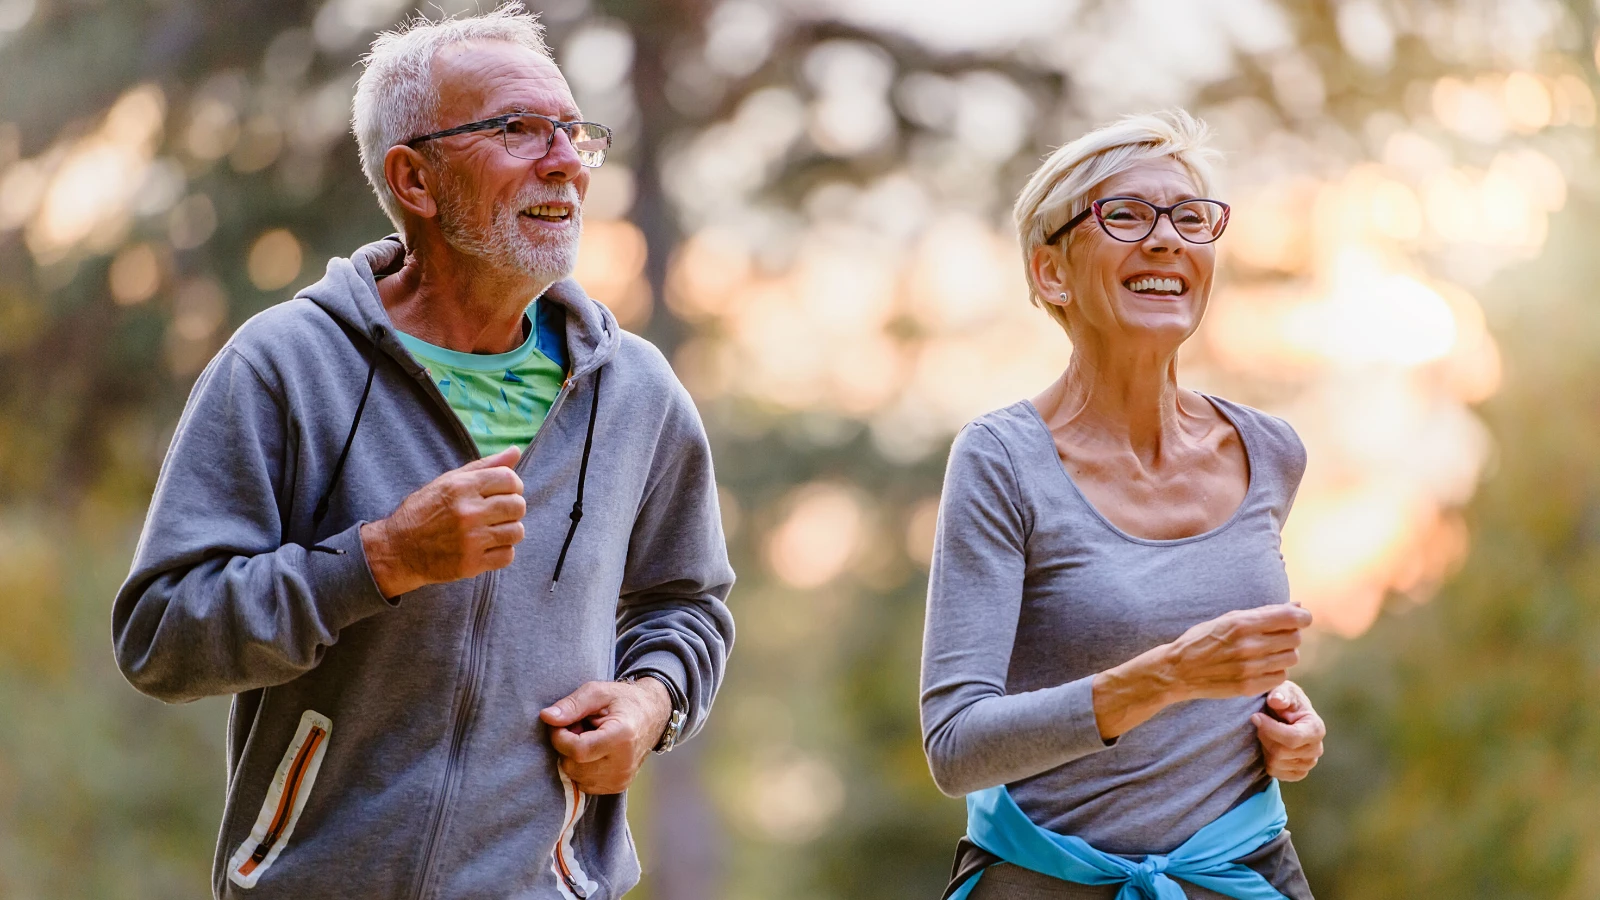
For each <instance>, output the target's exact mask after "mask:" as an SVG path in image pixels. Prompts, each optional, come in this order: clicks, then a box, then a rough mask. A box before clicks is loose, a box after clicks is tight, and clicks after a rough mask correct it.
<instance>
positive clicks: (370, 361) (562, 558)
mask: <svg viewBox="0 0 1600 900" xmlns="http://www.w3.org/2000/svg"><path fill="white" fill-rule="evenodd" d="M382 334H383V326H381V325H380V326H378V327H377V328H376V329H374V331H373V335H372V336H373V343H374V347H376V342H377V340H378V339H379V338H381V337H382ZM363 355H364V356H366V357H367V384H366V387H364V388H362V389H361V402H360V403H357V404H356V414H355V417H354V418H352V419H351V420H350V431H349V433H348V434H346V435H345V437H344V449H343V450H340V451H339V460H338V462H335V463H334V464H333V475H332V477H330V478H329V479H328V487H327V489H326V490H324V491H323V492H322V498H321V499H320V500H318V501H317V507H316V509H314V510H313V511H312V513H311V527H312V528H316V527H317V526H318V525H321V524H322V520H323V518H325V517H326V516H327V515H328V506H329V504H330V503H331V502H332V500H333V491H334V488H336V487H338V486H339V477H340V476H341V475H343V474H344V463H345V460H346V459H348V458H349V456H350V447H351V445H352V444H354V443H355V441H356V429H358V428H360V427H361V414H362V413H364V412H366V409H367V397H368V396H370V395H371V394H372V382H373V379H374V377H375V376H376V375H377V374H378V357H377V356H376V355H375V354H373V355H367V354H365V353H364V354H363ZM604 371H605V369H604V368H603V367H602V368H598V369H595V371H594V395H593V396H592V397H591V398H590V401H589V430H588V433H587V434H586V435H585V436H584V438H583V459H582V461H581V462H579V464H578V496H577V499H575V500H573V502H572V512H570V513H568V514H567V518H569V519H571V520H572V524H571V525H569V526H567V537H566V540H563V541H562V542H561V554H560V555H559V556H557V557H556V571H555V574H554V575H553V576H552V577H551V579H550V592H551V593H552V594H553V593H555V590H556V584H557V583H558V582H560V581H561V570H562V569H563V568H564V567H565V566H566V564H567V551H568V550H570V549H571V548H572V539H573V538H574V537H575V536H576V535H577V533H578V523H579V522H580V521H582V520H583V486H584V485H585V484H586V483H587V482H588V480H589V457H590V455H591V454H592V453H593V451H594V422H595V419H597V418H599V415H600V376H601V374H602V373H603V372H604ZM311 549H312V551H314V552H318V553H332V554H336V555H339V556H343V555H344V551H343V550H339V549H337V548H334V547H328V546H325V545H323V544H314V545H312V547H311Z"/></svg>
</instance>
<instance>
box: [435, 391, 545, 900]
mask: <svg viewBox="0 0 1600 900" xmlns="http://www.w3.org/2000/svg"><path fill="white" fill-rule="evenodd" d="M415 377H417V379H418V380H419V381H425V382H427V384H428V387H429V388H430V392H431V393H432V394H433V395H434V396H435V397H436V398H437V402H443V401H444V397H443V395H441V394H439V388H438V386H437V385H435V384H434V383H433V382H432V381H431V380H429V379H428V377H427V376H426V375H421V376H415ZM576 378H577V376H568V377H567V380H566V381H564V382H562V384H561V390H560V391H559V392H558V393H557V394H556V399H555V401H554V402H552V403H551V404H550V411H549V412H548V413H546V414H545V417H544V423H543V424H542V425H540V426H539V431H538V432H537V433H536V434H534V436H533V441H532V443H530V444H528V449H527V451H526V452H524V453H523V454H522V456H521V457H520V458H518V460H517V465H516V469H515V471H517V472H518V473H519V474H520V473H521V471H522V469H523V467H524V466H526V465H527V463H528V459H529V458H530V457H532V456H533V451H534V449H535V448H537V447H538V446H539V441H540V440H541V439H542V438H543V437H544V435H545V433H546V432H547V431H548V430H549V425H550V422H551V421H552V420H554V419H555V417H556V413H557V412H558V411H559V410H560V409H561V406H562V404H563V403H564V402H565V401H566V399H567V397H568V396H569V395H570V394H571V393H572V383H573V382H574V381H575V380H576ZM445 407H446V409H447V410H448V411H449V413H450V419H451V420H452V421H453V422H455V424H456V432H457V433H458V434H459V435H461V436H462V437H463V438H465V439H466V440H467V443H468V444H469V445H470V446H471V447H472V448H473V450H474V451H476V450H477V446H478V445H477V443H476V442H474V441H473V440H472V436H471V435H470V434H468V433H467V429H466V426H465V425H462V424H461V418H460V417H459V416H457V415H456V413H455V410H453V409H449V404H448V403H445ZM479 458H480V459H481V458H482V457H479ZM498 575H499V572H498V571H491V572H488V573H485V575H484V576H483V583H482V586H481V587H480V588H479V590H478V596H477V598H476V600H475V601H474V604H473V609H472V630H471V632H470V636H469V639H468V643H467V683H466V685H465V686H464V687H463V689H462V692H461V705H460V706H459V707H458V708H457V709H456V716H455V729H454V730H453V731H452V732H451V735H450V753H449V755H448V756H446V757H445V770H444V792H443V794H442V795H441V796H440V798H439V806H438V807H437V808H436V809H435V810H434V811H433V827H432V828H430V829H429V830H428V843H427V844H426V845H424V848H423V853H422V869H421V872H420V877H419V878H418V879H417V888H416V890H415V891H414V892H413V896H414V897H415V898H416V900H422V897H423V894H424V893H425V892H426V891H427V889H428V884H429V882H430V881H432V880H433V865H434V851H435V850H436V849H437V848H438V845H439V835H440V833H441V832H442V831H443V830H444V819H445V811H446V810H448V809H449V808H450V805H451V803H452V801H453V800H454V795H455V792H456V788H457V787H458V781H459V777H460V761H461V748H462V747H463V745H465V743H466V737H467V726H468V725H469V724H470V720H471V716H472V709H473V707H474V706H475V705H476V704H477V700H478V698H477V693H478V679H479V677H480V676H481V674H482V673H480V672H479V671H478V669H479V667H480V666H481V665H482V662H481V660H480V659H479V657H480V656H481V653H480V652H479V651H480V645H481V644H482V643H483V623H484V620H485V619H486V617H487V613H488V609H489V597H490V595H491V594H493V593H494V585H495V582H496V581H497V580H498Z"/></svg>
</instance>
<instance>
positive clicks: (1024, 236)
mask: <svg viewBox="0 0 1600 900" xmlns="http://www.w3.org/2000/svg"><path fill="white" fill-rule="evenodd" d="M1210 140H1211V129H1210V128H1209V127H1208V126H1207V125H1206V123H1205V122H1202V121H1201V120H1199V119H1196V118H1195V117H1194V116H1191V115H1189V113H1188V112H1186V111H1184V110H1181V109H1169V110H1163V111H1161V112H1156V113H1141V114H1137V115H1130V116H1124V117H1122V118H1120V119H1118V120H1117V121H1115V122H1112V123H1111V124H1109V125H1102V126H1101V127H1099V128H1096V129H1095V130H1093V131H1091V132H1089V133H1088V134H1085V135H1084V136H1082V137H1080V138H1078V139H1077V140H1075V141H1073V142H1071V143H1070V144H1065V145H1063V146H1061V147H1058V148H1056V151H1055V152H1054V153H1051V154H1050V155H1049V156H1048V157H1046V158H1045V161H1044V163H1043V164H1042V165H1040V166H1039V168H1038V169H1036V170H1034V173H1033V175H1032V176H1031V177H1030V178H1029V179H1028V183H1027V185H1025V186H1024V187H1023V188H1022V194H1021V195H1020V196H1018V197H1017V205H1016V207H1014V208H1013V209H1012V213H1011V216H1012V219H1013V221H1014V222H1015V223H1016V226H1017V237H1018V238H1019V239H1020V240H1021V242H1022V266H1023V269H1024V277H1025V278H1026V279H1027V281H1028V300H1029V302H1031V303H1032V304H1033V305H1034V306H1042V307H1044V310H1045V312H1048V313H1049V314H1050V317H1051V318H1053V319H1055V320H1056V322H1057V323H1059V324H1060V325H1061V327H1062V328H1066V327H1067V322H1066V314H1065V312H1064V311H1063V310H1062V309H1061V307H1060V306H1057V305H1056V304H1054V303H1046V302H1045V301H1044V300H1043V298H1041V297H1040V296H1039V287H1038V285H1036V284H1034V282H1033V265H1032V260H1033V253H1034V250H1035V249H1037V248H1038V247H1039V245H1040V244H1043V243H1044V241H1045V238H1046V237H1048V236H1049V235H1050V233H1051V232H1053V231H1055V230H1056V229H1057V228H1060V227H1061V226H1062V225H1065V224H1066V223H1067V222H1069V221H1071V220H1072V217H1073V216H1076V215H1077V214H1079V213H1081V212H1083V211H1084V210H1086V209H1088V208H1089V203H1090V202H1091V201H1092V200H1094V199H1095V198H1094V197H1092V196H1091V192H1092V191H1094V189H1095V188H1096V187H1098V186H1099V185H1100V184H1101V183H1102V182H1104V181H1105V180H1106V179H1107V178H1110V177H1112V176H1113V175H1119V174H1121V173H1123V172H1126V171H1127V170H1129V169H1131V168H1133V167H1134V166H1135V165H1137V164H1139V163H1141V162H1146V161H1149V160H1152V159H1166V158H1171V159H1175V160H1177V161H1178V163H1179V164H1180V165H1182V166H1183V168H1184V170H1185V171H1187V172H1188V173H1189V177H1190V178H1191V179H1192V180H1193V181H1194V186H1195V189H1196V190H1197V191H1199V192H1200V195H1201V196H1209V195H1210V194H1211V188H1212V182H1213V178H1212V168H1211V167H1212V163H1213V162H1215V160H1216V159H1217V157H1218V155H1219V154H1218V153H1217V151H1216V150H1214V149H1212V148H1211V147H1210V146H1209V143H1210ZM1071 240H1072V235H1070V234H1068V235H1066V236H1065V237H1063V238H1062V241H1061V245H1062V246H1063V247H1065V246H1067V244H1068V243H1069V242H1070V241H1071Z"/></svg>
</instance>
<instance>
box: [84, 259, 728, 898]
mask: <svg viewBox="0 0 1600 900" xmlns="http://www.w3.org/2000/svg"><path fill="white" fill-rule="evenodd" d="M402 255H403V251H402V247H401V245H400V243H399V242H398V241H397V240H395V239H394V238H389V239H386V240H383V241H378V242H376V243H373V244H369V245H367V246H365V247H362V248H361V249H360V250H358V251H357V252H356V253H355V254H354V255H353V256H352V257H351V258H350V259H348V260H345V259H334V260H332V261H331V262H330V263H329V264H328V271H327V275H326V277H324V278H323V279H322V280H321V281H319V282H318V283H316V284H315V285H313V286H311V287H310V288H307V289H306V290H304V291H302V292H301V293H300V294H299V295H298V296H297V297H295V298H294V299H292V300H290V301H288V302H286V303H282V304H280V305H278V306H275V307H273V308H271V309H268V310H266V311H265V312H263V313H261V314H260V315H257V316H256V317H254V318H252V319H251V320H250V321H249V322H247V323H245V324H244V326H242V327H241V328H240V329H239V331H238V332H237V333H236V334H235V335H234V336H233V337H232V339H231V340H229V341H228V343H227V345H226V346H225V347H223V349H222V351H221V352H220V353H218V355H217V357H216V359H214V360H213V361H212V362H211V364H210V365H209V366H207V368H206V370H205V371H204V372H203V373H202V374H201V376H200V378H199V380H198V381H197V382H196V383H195V386H194V390H193V393H192V394H191V395H190V398H189V403H188V406H187V407H186V408H185V409H184V412H183V416H182V418H181V419H180V420H179V423H178V429H177V432H176V434H175V435H174V437H173V440H172V446H171V448H170V450H169V451H168V453H167V458H166V461H165V463H164V464H163V465H162V469H161V476H160V480H159V481H158V483H157V486H156V491H155V496H154V498H153V499H152V501H151V505H150V512H149V515H148V518H147V519H146V522H145V527H144V532H143V534H142V536H141V537H140V540H139V546H138V550H137V552H136V554H135V557H134V561H133V568H132V572H131V573H130V574H129V576H128V580H127V582H126V583H125V584H124V585H123V587H122V589H121V591H120V592H119V593H118V595H117V598H116V604H115V609H114V611H113V615H112V634H113V639H114V642H115V649H116V657H117V662H118V665H119V666H120V667H121V669H122V672H123V674H124V675H125V676H126V677H127V678H128V680H129V681H130V682H132V683H133V685H134V686H135V687H137V688H138V689H139V690H141V691H143V692H144V693H146V694H149V695H150V696H152V697H156V698H159V699H161V700H165V701H168V702H182V701H188V700H193V699H195V698H198V697H205V696H210V695H217V694H232V695H234V698H233V707H232V711H231V714H230V716H229V722H228V787H227V804H226V807H225V810H224V813H223V820H222V828H221V832H220V835H219V837H218V844H217V851H216V859H215V863H214V867H213V873H212V884H213V890H214V891H215V893H216V895H217V896H219V897H259V898H268V897H293V898H313V897H364V898H366V897H370V898H407V900H411V898H415V900H422V898H475V897H496V898H501V897H530V898H532V897H537V898H556V897H568V898H572V897H584V896H587V897H591V898H614V897H617V896H619V895H621V894H622V893H623V892H624V891H626V890H627V889H628V888H629V887H631V886H632V885H633V884H635V883H636V882H637V881H638V877H639V866H638V861H637V858H636V856H635V853H634V848H633V841H632V839H631V837H630V836H629V834H628V826H627V822H626V820H625V819H624V796H622V795H618V796H606V797H586V796H584V795H582V794H580V793H577V792H575V791H573V790H572V787H571V784H570V783H569V782H567V781H565V779H563V777H562V776H561V774H560V772H559V770H558V768H557V759H558V758H557V756H556V754H555V752H554V751H553V750H552V749H551V747H550V741H549V736H548V734H547V731H546V726H545V725H544V724H543V723H542V722H541V721H540V720H539V711H540V710H542V709H544V708H545V707H547V706H549V705H550V704H551V703H553V702H554V701H556V700H558V699H560V698H562V697H564V696H565V695H567V694H568V693H570V692H571V691H572V690H573V689H575V688H577V687H578V686H579V685H581V684H583V683H584V682H587V681H597V680H599V681H604V680H609V679H612V678H614V677H617V676H620V675H626V674H628V673H630V672H636V671H639V670H641V669H646V668H648V669H654V670H657V671H660V672H662V673H665V674H666V676H667V677H669V678H670V679H672V680H673V681H674V682H675V686H676V687H677V689H678V691H679V692H680V693H681V694H682V695H683V696H684V697H685V698H687V700H688V707H689V709H688V723H687V726H686V728H685V735H686V736H687V735H688V734H692V733H693V732H694V731H696V730H697V729H698V728H699V727H700V725H701V724H702V723H703V722H704V721H705V718H706V714H707V712H708V711H709V709H710V707H711V701H712V698H713V697H714V696H715V694H716V691H717V687H718V685H719V684H720V682H721V680H722V674H723V667H724V662H725V660H726V658H727V654H728V650H729V647H730V646H731V645H732V643H733V621H732V619H731V617H730V616H729V613H728V609H727V607H726V605H725V600H726V598H727V595H728V590H729V588H730V587H731V586H732V584H733V577H734V576H733V571H732V569H731V568H730V567H729V565H728V558H727V552H726V548H725V546H724V543H723V535H722V525H721V522H720V520H719V517H718V506H717V494H716V483H715V481H714V479H713V476H712V469H711V456H710V451H709V448H708V446H707V443H706V437H705V432H704V429H703V427H702V425H701V423H700V419H699V416H698V414H697V413H696V411H695V408H694V405H693V403H692V401H691V400H690V398H689V395H688V393H687V392H686V391H685V390H684V389H683V387H682V385H681V384H679V382H678V381H677V379H676V378H675V377H674V375H673V373H672V370H671V368H670V367H669V366H668V365H667V362H666V360H665V359H663V357H662V356H661V354H660V352H658V351H657V350H656V349H655V348H654V347H653V346H651V345H650V344H649V343H647V342H645V341H644V340H642V339H640V338H638V337H635V336H633V335H631V334H627V333H624V332H623V331H622V330H621V329H620V328H618V326H617V323H616V320H615V319H614V318H613V317H612V316H611V314H610V312H609V311H607V310H606V308H605V307H604V306H602V305H600V304H599V303H596V302H595V301H593V300H591V299H589V298H588V297H587V296H585V295H584V293H583V292H582V290H580V289H579V288H578V286H577V285H576V284H575V283H574V282H572V281H564V282H561V283H559V284H557V285H555V286H554V287H552V288H551V289H550V290H549V291H548V292H547V293H546V294H545V295H544V296H545V299H546V300H549V301H553V302H554V303H556V304H558V305H559V306H560V307H561V308H562V309H563V310H564V312H565V314H566V316H565V317H566V342H567V352H568V358H569V362H570V376H569V378H568V380H567V382H566V384H565V385H564V386H563V387H562V389H561V392H560V394H559V395H558V396H557V398H556V400H555V403H554V405H553V406H552V408H551V410H550V414H549V417H548V418H547V419H546V420H545V422H544V425H543V426H542V427H541V428H540V430H539V433H538V436H537V437H536V438H535V440H534V441H533V443H532V445H531V446H530V447H529V449H528V450H527V451H526V452H525V453H524V455H523V456H522V458H521V461H520V462H519V463H518V464H517V471H518V473H519V474H520V475H521V477H522V480H523V483H524V484H525V485H526V488H525V496H526V499H527V504H528V512H527V516H526V517H525V518H524V520H523V523H524V525H525V526H526V531H527V537H526V538H525V539H524V540H523V542H522V543H521V544H519V545H518V546H517V548H516V559H515V561H514V562H513V563H512V564H511V565H510V566H508V567H506V568H504V569H501V570H499V571H494V572H487V573H485V574H482V575H479V576H477V577H476V578H471V579H463V580H460V581H453V582H449V583H446V584H435V585H430V586H428V587H424V588H421V589H418V590H416V591H412V592H411V593H408V594H403V595H401V596H399V597H395V598H393V599H392V600H386V599H384V597H383V596H382V594H380V593H379V591H378V588H377V585H376V584H375V582H374V581H373V577H372V574H371V572H370V570H369V569H368V566H367V562H366V557H365V555H364V553H363V550H362V544H361V537H360V527H361V525H362V523H364V522H369V521H374V520H377V519H380V518H383V517H384V516H387V515H388V514H389V513H390V512H392V511H393V510H394V508H395V507H396V506H397V505H398V504H399V503H400V501H401V500H402V499H403V498H405V497H406V495H408V494H410V493H411V492H413V491H415V490H417V489H418V488H420V487H422V486H423V485H425V484H427V483H428V482H429V481H431V480H433V479H434V478H435V477H437V476H439V475H441V474H443V473H444V472H446V471H449V470H451V469H455V468H458V467H460V466H462V465H465V464H466V463H468V462H470V461H472V460H474V459H477V458H478V456H479V454H478V451H477V449H476V447H475V445H474V444H473V441H472V439H471V437H470V436H469V435H468V433H467V431H466V429H465V428H464V427H463V426H462V425H461V422H460V420H459V419H458V418H457V416H456V414H455V413H454V412H452V411H451V409H450V407H449V406H448V405H447V404H446V402H445V400H444V398H443V397H442V396H441V395H440V394H439V391H438V389H437V388H436V387H435V386H434V384H433V382H432V381H431V380H429V378H428V376H427V373H426V372H425V370H424V369H423V367H422V366H421V365H420V364H419V363H418V362H417V361H416V360H415V359H414V358H413V357H411V356H410V355H409V354H408V353H407V352H406V351H405V349H404V348H403V347H402V346H401V345H400V343H399V342H398V341H397V340H396V338H395V336H394V326H393V325H392V324H391V323H390V321H389V317H388V315H387V314H386V313H385V311H384V308H383V305H382V304H381V302H380V301H379V299H378V293H377V285H376V283H375V280H374V274H373V273H374V272H377V273H380V274H383V273H387V272H389V271H392V270H394V269H396V268H398V266H399V264H400V262H401V258H402ZM541 302H544V301H541ZM369 377H370V379H371V380H370V390H365V391H364V390H363V388H364V386H367V385H368V384H369V382H368V379H369ZM597 393H598V402H596V395H597ZM363 397H364V398H365V399H364V400H363ZM363 403H364V406H363ZM358 416H359V426H358V427H355V428H354V430H353V431H352V424H353V423H354V422H355V421H356V419H357V418H358ZM591 418H592V422H591ZM591 427H592V428H593V439H592V450H590V451H588V452H587V454H586V450H585V444H586V437H587V436H588V434H589V429H590V428H591ZM341 455H344V456H345V457H346V458H344V460H343V465H342V466H341V465H339V461H340V458H341ZM586 455H587V456H588V457H589V458H588V460H587V466H586V467H585V466H584V462H585V459H584V458H585V456H586ZM584 469H586V475H585V476H584V477H581V478H580V471H583V470H584ZM580 491H581V500H582V504H581V513H578V512H575V510H574V502H575V500H577V499H578V498H579V497H580ZM324 497H326V500H325V502H323V504H322V505H323V506H324V509H322V510H320V512H321V513H322V515H320V516H319V515H318V512H319V510H318V506H319V501H324ZM575 519H581V521H577V522H575V521H574V520H575ZM569 530H574V534H573V535H572V537H571V538H570V540H571V544H570V548H569V549H568V550H567V551H566V554H565V561H564V565H563V566H562V568H561V572H560V579H559V581H557V580H556V579H555V578H554V576H555V573H556V568H557V558H558V556H560V555H562V547H563V543H564V541H565V540H567V539H568V532H569Z"/></svg>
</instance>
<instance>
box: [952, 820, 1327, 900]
mask: <svg viewBox="0 0 1600 900" xmlns="http://www.w3.org/2000/svg"><path fill="white" fill-rule="evenodd" d="M986 859H991V860H992V859H994V857H992V856H990V855H989V854H987V853H984V852H983V851H982V850H979V849H978V848H977V847H975V846H973V845H972V844H970V843H968V842H967V841H966V840H964V839H963V840H962V842H961V846H960V847H959V848H958V849H957V851H956V869H955V871H956V878H957V879H958V880H962V881H964V880H965V879H964V878H963V877H962V875H963V874H964V873H970V872H971V871H972V870H973V868H974V867H976V866H977V865H979V864H981V863H982V862H984V861H985V860H986ZM1238 861H1239V862H1240V863H1242V864H1244V865H1246V866H1249V867H1250V868H1252V869H1255V870H1256V871H1257V872H1260V873H1261V875H1262V877H1263V878H1265V879H1267V881H1268V882H1270V883H1271V884H1272V886H1273V887H1275V888H1277V889H1278V891H1279V893H1282V894H1283V895H1284V896H1286V897H1288V898H1289V900H1312V897H1311V886H1310V885H1309V884H1307V883H1306V876H1305V873H1303V872H1302V871H1301V870H1300V857H1299V856H1298V855H1296V854H1295V852H1294V844H1293V843H1292V842H1291V841H1290V840H1289V832H1287V831H1285V832H1284V833H1283V834H1280V835H1278V836H1277V837H1276V838H1274V839H1272V840H1271V841H1268V842H1267V843H1266V844H1264V845H1262V846H1261V848H1260V849H1258V850H1256V851H1255V852H1254V853H1251V854H1250V855H1248V856H1245V857H1243V858H1242V859H1240V860H1238ZM1173 880H1174V881H1177V882H1178V884H1179V885H1180V886H1182V888H1183V893H1184V895H1185V896H1187V897H1188V898H1189V900H1230V898H1228V897H1227V896H1226V895H1225V894H1219V893H1217V892H1215V891H1211V890H1207V889H1205V888H1203V887H1198V886H1196V885H1192V884H1189V883H1188V882H1185V881H1183V880H1182V879H1173ZM952 887H953V886H952ZM1117 890H1118V886H1117V885H1091V884H1073V883H1072V882H1070V881H1061V880H1059V879H1055V878H1051V877H1050V876H1048V875H1040V874H1039V873H1038V872H1035V871H1033V870H1031V869H1024V868H1022V867H1021V866H1014V865H1011V864H1010V863H999V864H998V865H994V866H991V867H990V868H988V869H987V870H985V871H984V873H983V878H982V879H980V880H979V881H978V886H977V887H976V888H975V889H973V891H972V894H971V895H970V900H1115V898H1116V896H1117Z"/></svg>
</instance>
